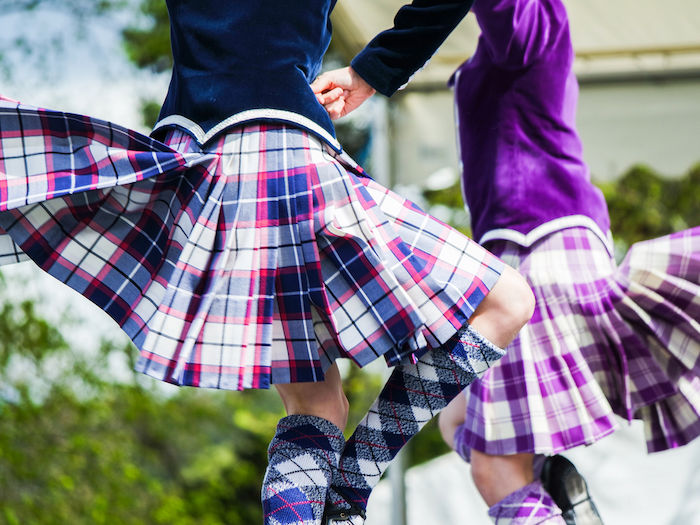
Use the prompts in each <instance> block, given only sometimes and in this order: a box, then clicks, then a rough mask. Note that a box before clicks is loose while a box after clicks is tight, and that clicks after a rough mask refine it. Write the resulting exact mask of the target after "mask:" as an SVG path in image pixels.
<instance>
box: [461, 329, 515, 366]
mask: <svg viewBox="0 0 700 525" xmlns="http://www.w3.org/2000/svg"><path fill="white" fill-rule="evenodd" d="M457 334H458V336H459V341H460V342H461V343H462V344H468V343H473V344H477V345H479V346H481V348H482V350H483V351H485V352H487V353H493V354H494V355H495V356H498V357H496V359H499V358H500V357H501V356H503V355H504V354H505V353H506V351H505V349H503V348H501V347H500V346H496V345H495V344H493V343H492V342H491V341H489V340H488V339H486V337H484V336H483V335H481V334H480V333H479V332H478V331H477V330H476V328H474V327H473V326H472V325H470V324H469V323H465V324H464V326H462V328H460V329H459V331H458V332H457ZM487 357H488V356H487ZM489 359H490V357H489Z"/></svg>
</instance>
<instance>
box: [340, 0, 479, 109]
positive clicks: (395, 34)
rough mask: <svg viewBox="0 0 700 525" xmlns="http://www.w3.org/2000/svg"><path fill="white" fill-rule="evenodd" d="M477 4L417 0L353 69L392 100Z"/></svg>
mask: <svg viewBox="0 0 700 525" xmlns="http://www.w3.org/2000/svg"><path fill="white" fill-rule="evenodd" d="M349 1H352V0H349ZM473 1H474V0H451V1H449V0H444V1H436V0H413V2H411V3H410V4H406V5H404V6H403V7H401V8H400V9H399V11H398V12H397V14H396V16H395V18H394V26H393V27H392V28H391V29H387V30H386V31H383V32H381V33H379V34H378V35H377V36H376V37H374V39H372V41H371V42H370V43H369V44H367V46H365V48H364V49H363V50H362V51H361V52H360V53H358V55H357V56H356V57H355V58H354V59H353V60H352V62H351V66H352V68H353V69H354V70H355V71H356V72H357V73H358V74H359V75H360V76H361V77H362V78H363V79H364V80H365V81H367V83H368V84H369V85H371V86H372V87H373V88H374V89H376V90H377V91H378V92H380V93H382V94H383V95H386V96H391V95H392V94H393V93H394V92H395V91H396V90H397V89H399V88H400V87H401V86H403V85H404V84H406V82H408V80H409V78H411V76H412V75H413V74H414V73H415V72H416V71H418V70H419V69H420V68H421V67H423V66H424V65H425V63H426V62H427V61H428V59H430V57H431V56H432V55H433V54H434V53H435V51H437V49H438V47H440V45H441V44H442V43H443V42H444V41H445V39H446V38H447V36H448V35H449V34H450V33H451V32H452V30H453V29H454V28H455V27H456V26H457V24H458V23H459V22H460V21H461V20H462V19H463V18H464V17H465V15H466V14H467V13H468V12H469V9H470V8H471V6H472V3H473Z"/></svg>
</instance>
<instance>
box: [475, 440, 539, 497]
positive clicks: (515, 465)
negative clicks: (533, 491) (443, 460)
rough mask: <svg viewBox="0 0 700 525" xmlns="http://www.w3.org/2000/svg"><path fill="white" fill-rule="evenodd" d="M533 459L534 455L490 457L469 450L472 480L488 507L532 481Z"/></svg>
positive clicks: (533, 477)
mask: <svg viewBox="0 0 700 525" xmlns="http://www.w3.org/2000/svg"><path fill="white" fill-rule="evenodd" d="M534 457H535V456H534V454H513V455H510V456H492V455H490V454H484V453H483V452H479V451H478V450H474V449H472V450H471V466H472V478H473V479H474V483H475V484H476V488H477V489H478V491H479V494H481V497H482V498H483V499H484V501H485V502H486V504H487V505H488V506H489V507H491V506H493V505H495V504H496V503H498V502H499V501H501V500H502V499H503V498H505V497H506V496H507V495H508V494H510V493H512V492H515V491H516V490H519V489H521V488H522V487H524V486H525V485H529V484H530V483H532V482H533V481H534V479H535V476H534V473H533V468H532V460H533V459H534Z"/></svg>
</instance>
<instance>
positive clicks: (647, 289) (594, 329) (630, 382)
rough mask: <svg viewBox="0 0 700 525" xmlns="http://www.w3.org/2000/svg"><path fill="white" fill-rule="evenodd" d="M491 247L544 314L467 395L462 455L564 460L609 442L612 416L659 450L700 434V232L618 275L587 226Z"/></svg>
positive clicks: (636, 260) (641, 249) (658, 247)
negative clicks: (579, 449)
mask: <svg viewBox="0 0 700 525" xmlns="http://www.w3.org/2000/svg"><path fill="white" fill-rule="evenodd" d="M489 247H490V248H491V250H492V251H493V252H494V253H496V254H498V255H499V256H500V257H502V258H503V259H504V260H505V262H507V263H509V264H511V265H512V266H514V267H516V268H519V270H520V272H521V273H522V274H523V275H524V276H526V278H527V279H528V281H529V284H530V286H531V287H532V289H533V291H534V293H535V297H536V299H537V306H536V309H535V313H534V315H533V317H532V319H531V321H530V322H529V324H528V325H526V327H525V328H524V329H523V330H522V331H521V332H520V334H519V336H518V338H516V340H515V341H514V342H513V343H512V345H511V346H510V347H509V349H508V352H507V354H506V356H505V357H504V358H503V359H502V360H501V361H500V362H499V363H498V364H497V365H496V366H494V367H493V368H492V369H491V370H489V371H488V372H487V373H486V374H485V375H484V377H483V378H482V380H481V381H480V382H477V383H474V384H472V385H471V386H470V388H469V389H467V398H468V401H467V413H466V420H465V423H464V424H463V425H462V426H461V427H460V429H459V430H458V431H457V433H456V436H455V437H456V446H457V449H458V451H459V452H460V454H461V455H463V456H464V457H468V455H469V450H471V449H472V448H476V449H477V450H479V451H482V452H485V453H488V454H515V453H521V452H534V453H541V454H547V455H550V454H554V453H557V452H561V451H563V450H566V449H569V448H573V447H576V446H578V445H583V444H590V443H593V442H595V441H596V440H598V439H600V438H602V437H603V436H606V435H608V434H610V433H611V432H613V431H614V429H615V427H616V425H617V423H616V420H615V419H614V417H613V416H614V414H618V415H620V416H622V417H623V418H626V419H633V418H637V419H640V418H641V419H643V420H644V421H645V426H646V440H647V446H648V450H649V451H650V452H654V451H660V450H665V449H668V448H673V447H677V446H680V445H683V444H685V443H688V442H689V441H690V440H692V439H693V438H695V437H697V436H698V434H700V417H699V416H700V377H699V374H700V361H698V359H699V358H700V325H699V323H698V319H700V310H699V307H700V256H699V254H700V228H693V229H690V230H686V231H684V232H679V233H675V234H673V235H669V236H666V237H662V238H660V239H656V240H652V241H646V242H643V243H638V244H635V245H634V246H632V248H631V249H630V251H629V253H628V255H627V257H626V258H625V260H624V261H623V263H622V264H621V265H620V267H619V268H616V265H615V263H614V261H613V259H612V258H611V257H610V255H609V254H608V253H607V251H606V249H605V248H604V246H603V244H602V242H601V241H600V240H599V239H598V237H597V236H596V235H595V234H593V233H592V232H591V231H589V230H587V229H585V228H570V229H566V230H563V231H560V232H557V233H553V234H551V235H549V236H548V237H546V238H544V239H542V240H540V241H539V242H538V243H536V244H535V245H533V246H531V247H530V248H523V247H520V246H517V245H515V244H513V243H509V242H506V241H498V242H496V243H492V244H490V245H489Z"/></svg>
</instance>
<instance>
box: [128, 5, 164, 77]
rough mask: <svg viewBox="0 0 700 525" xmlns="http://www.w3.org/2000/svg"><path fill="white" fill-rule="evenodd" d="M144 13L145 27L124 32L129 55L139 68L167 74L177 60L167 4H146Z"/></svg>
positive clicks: (135, 26) (134, 27) (133, 26)
mask: <svg viewBox="0 0 700 525" xmlns="http://www.w3.org/2000/svg"><path fill="white" fill-rule="evenodd" d="M140 11H141V14H142V15H143V16H142V25H140V26H137V25H132V26H130V27H128V28H127V29H125V30H124V32H123V36H124V45H125V47H126V52H127V55H128V57H129V59H130V60H131V61H132V62H134V63H135V64H136V65H137V66H139V67H142V68H150V69H152V70H154V71H157V72H162V71H167V70H169V69H170V68H171V67H172V65H173V57H172V53H171V51H170V28H169V19H168V10H167V8H166V5H165V2H164V1H163V0H143V2H142V3H141V5H140Z"/></svg>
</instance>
